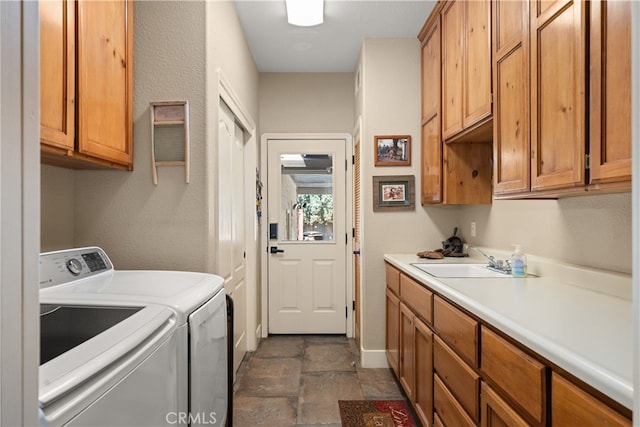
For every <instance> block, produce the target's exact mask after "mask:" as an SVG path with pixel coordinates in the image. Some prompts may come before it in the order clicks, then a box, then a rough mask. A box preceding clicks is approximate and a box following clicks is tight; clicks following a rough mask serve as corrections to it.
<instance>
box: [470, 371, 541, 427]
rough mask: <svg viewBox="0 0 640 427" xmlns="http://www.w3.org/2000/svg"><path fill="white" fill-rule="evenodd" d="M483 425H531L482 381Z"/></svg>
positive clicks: (524, 426)
mask: <svg viewBox="0 0 640 427" xmlns="http://www.w3.org/2000/svg"><path fill="white" fill-rule="evenodd" d="M481 399H482V427H490V426H509V427H529V424H527V422H526V421H525V420H523V419H522V418H521V417H520V415H518V414H517V413H516V411H514V410H513V409H512V408H511V407H510V406H509V405H508V404H507V403H506V402H505V401H504V400H502V399H501V398H500V396H498V394H497V393H496V392H495V391H493V390H491V387H489V386H488V385H487V383H485V382H482V397H481Z"/></svg>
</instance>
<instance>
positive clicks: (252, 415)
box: [233, 335, 404, 427]
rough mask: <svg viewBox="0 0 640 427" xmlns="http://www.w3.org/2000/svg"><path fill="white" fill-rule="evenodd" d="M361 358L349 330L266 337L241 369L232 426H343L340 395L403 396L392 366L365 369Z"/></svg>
mask: <svg viewBox="0 0 640 427" xmlns="http://www.w3.org/2000/svg"><path fill="white" fill-rule="evenodd" d="M359 359H360V358H359V354H358V348H357V346H356V344H355V341H354V340H353V339H347V338H346V337H345V336H340V335H275V336H270V337H268V338H266V339H263V340H262V341H261V342H260V345H259V346H258V349H257V350H256V351H255V352H253V353H248V354H247V356H245V359H244V361H243V362H242V364H241V365H240V368H239V369H238V373H237V375H236V382H235V384H234V396H233V399H234V401H233V426H234V427H256V426H272V427H286V426H307V427H311V426H320V425H322V426H340V412H339V409H338V400H362V399H381V400H389V399H404V396H403V394H402V392H401V391H400V387H399V386H398V383H397V382H396V380H395V378H394V376H393V374H392V372H391V370H390V369H365V368H362V367H361V366H360V363H359Z"/></svg>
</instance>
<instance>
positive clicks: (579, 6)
mask: <svg viewBox="0 0 640 427" xmlns="http://www.w3.org/2000/svg"><path fill="white" fill-rule="evenodd" d="M586 7H587V3H585V2H583V1H581V0H564V1H560V0H559V1H556V2H549V1H541V0H537V1H536V0H534V1H531V29H530V31H531V105H532V106H533V108H532V109H531V190H532V191H536V190H549V189H559V188H571V187H577V186H584V184H585V154H586V153H585V149H586V147H585V144H586V139H585V117H586V114H585V113H586V110H585V108H586V104H585V102H586V100H585V93H586V76H585V65H586V62H585V55H586V42H587V40H586V28H587V22H586V16H587V15H586Z"/></svg>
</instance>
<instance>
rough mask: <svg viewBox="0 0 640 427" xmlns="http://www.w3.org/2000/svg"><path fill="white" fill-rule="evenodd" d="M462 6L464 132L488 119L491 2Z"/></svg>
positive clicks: (478, 2) (489, 100)
mask: <svg viewBox="0 0 640 427" xmlns="http://www.w3.org/2000/svg"><path fill="white" fill-rule="evenodd" d="M463 3H464V4H465V7H466V14H465V28H464V34H465V61H464V80H463V90H464V110H463V118H462V119H463V123H462V126H463V127H464V128H465V129H466V128H469V127H471V126H473V125H474V124H476V123H477V122H479V121H480V120H482V119H484V118H485V117H488V116H491V2H490V1H489V0H474V1H465V2H463ZM489 140H490V139H489Z"/></svg>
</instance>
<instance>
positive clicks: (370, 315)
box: [356, 38, 459, 350]
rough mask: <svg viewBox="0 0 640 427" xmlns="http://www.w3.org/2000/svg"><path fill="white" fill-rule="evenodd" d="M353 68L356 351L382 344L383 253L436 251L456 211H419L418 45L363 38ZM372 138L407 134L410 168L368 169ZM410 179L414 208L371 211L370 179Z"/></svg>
mask: <svg viewBox="0 0 640 427" xmlns="http://www.w3.org/2000/svg"><path fill="white" fill-rule="evenodd" d="M360 61H361V62H360V63H359V64H358V67H360V68H361V73H362V74H361V78H362V88H361V92H362V93H361V94H358V96H357V99H358V100H359V101H358V102H359V103H360V102H363V103H362V104H361V105H358V106H357V107H356V110H357V111H362V113H361V114H362V129H361V135H362V143H361V144H362V148H361V150H362V153H361V159H362V227H363V237H362V308H363V310H362V315H363V319H362V326H363V331H362V346H363V348H364V349H365V350H381V349H384V345H385V340H384V338H385V317H384V312H385V291H384V289H385V273H384V261H383V255H384V254H385V253H415V252H418V251H422V250H425V249H435V248H438V247H440V245H441V241H442V240H443V238H446V237H448V236H449V235H450V234H451V232H452V231H453V227H454V225H455V224H456V223H457V218H458V216H459V208H457V207H443V208H440V209H433V208H423V207H421V206H420V200H419V194H420V90H419V89H418V88H419V87H420V45H419V42H418V40H417V39H413V38H410V39H367V40H365V42H364V44H363V48H362V53H361V59H360ZM375 135H411V140H412V152H411V158H412V161H411V166H410V167H374V166H373V164H374V154H375V150H374V144H373V140H374V136H375ZM376 175H413V176H414V177H415V181H416V208H415V210H413V211H410V212H395V213H386V212H373V206H372V204H373V184H372V181H373V176H376Z"/></svg>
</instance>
